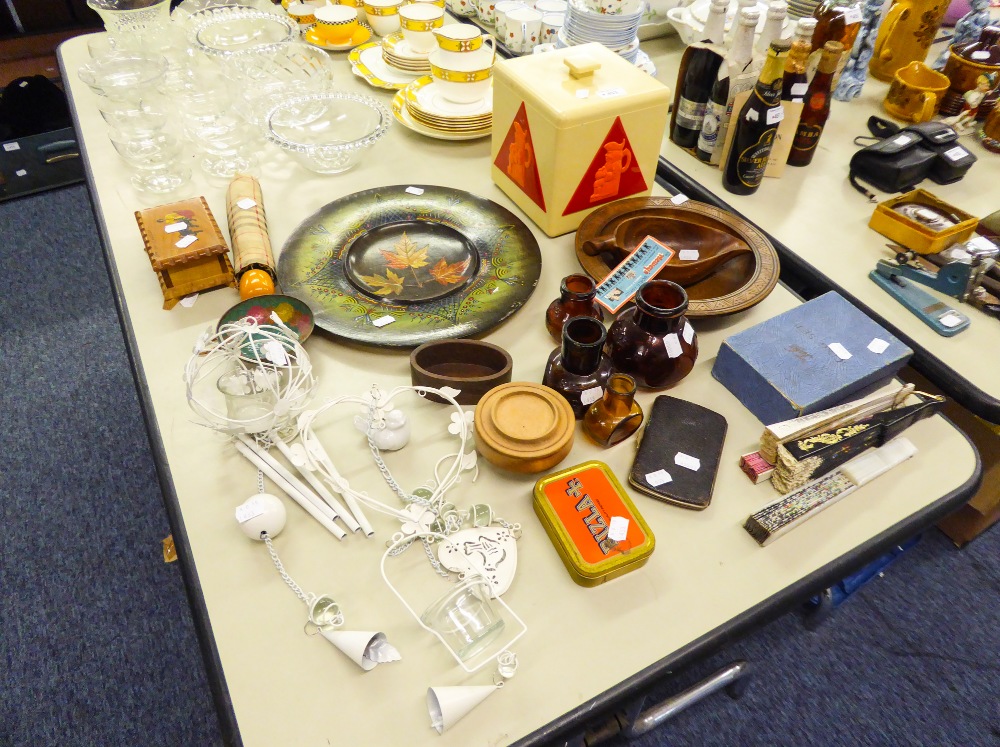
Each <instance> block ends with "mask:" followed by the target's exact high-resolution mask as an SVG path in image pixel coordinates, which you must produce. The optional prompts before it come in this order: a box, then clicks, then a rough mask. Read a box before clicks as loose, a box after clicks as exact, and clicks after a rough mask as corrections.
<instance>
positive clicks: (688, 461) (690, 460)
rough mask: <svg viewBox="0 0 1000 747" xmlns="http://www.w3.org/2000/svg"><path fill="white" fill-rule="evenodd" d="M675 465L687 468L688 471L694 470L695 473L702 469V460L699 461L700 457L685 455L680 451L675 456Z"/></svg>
mask: <svg viewBox="0 0 1000 747" xmlns="http://www.w3.org/2000/svg"><path fill="white" fill-rule="evenodd" d="M674 464H676V465H678V466H679V467H685V468H686V469H689V470H693V471H694V472H697V471H698V470H700V469H701V460H700V459H698V457H693V456H691V455H690V454H685V453H684V452H683V451H678V452H677V453H676V454H674Z"/></svg>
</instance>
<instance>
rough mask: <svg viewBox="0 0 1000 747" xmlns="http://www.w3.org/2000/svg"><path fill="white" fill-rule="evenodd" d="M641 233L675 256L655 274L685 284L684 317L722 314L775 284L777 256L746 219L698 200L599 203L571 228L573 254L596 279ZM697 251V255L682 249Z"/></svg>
mask: <svg viewBox="0 0 1000 747" xmlns="http://www.w3.org/2000/svg"><path fill="white" fill-rule="evenodd" d="M646 236H653V237H654V238H655V239H657V240H658V241H661V242H662V243H664V244H666V245H667V246H669V247H670V248H672V249H673V250H674V251H675V252H676V253H677V254H675V256H674V257H673V258H672V259H671V260H670V262H669V263H668V264H667V265H666V266H665V267H664V269H663V270H662V271H661V272H660V273H658V274H657V277H658V278H661V279H664V280H673V281H674V282H679V283H680V284H681V285H684V286H685V287H686V290H687V294H688V300H689V304H688V310H687V315H688V316H689V317H700V316H721V315H723V314H732V313H735V312H737V311H742V310H743V309H748V308H750V307H751V306H754V305H755V304H758V303H760V302H761V301H763V300H764V299H765V298H766V297H767V294H768V293H770V292H771V290H772V289H773V288H774V286H775V285H776V284H777V282H778V273H779V269H780V268H779V264H778V255H777V252H775V250H774V247H773V246H772V245H771V242H770V241H768V240H767V237H766V236H764V234H763V233H762V232H761V231H760V230H759V229H757V228H755V227H754V226H752V225H751V224H750V223H747V222H746V221H745V220H743V219H742V218H739V217H737V216H735V215H733V214H732V213H728V212H726V211H724V210H720V209H719V208H716V207H713V206H711V205H706V204H705V203H703V202H695V201H693V200H689V201H687V202H685V203H683V204H681V205H675V204H673V203H672V202H671V201H670V198H669V197H632V198H628V199H625V200H618V201H617V202H612V203H610V204H608V205H605V206H604V207H601V208H598V209H597V210H595V211H594V212H593V213H591V214H590V215H588V216H587V217H586V218H584V220H583V223H581V224H580V227H579V228H578V229H577V232H576V255H577V258H578V259H579V261H580V264H581V265H582V266H583V269H584V270H586V271H587V274H589V275H590V276H591V277H592V278H594V279H595V280H596V281H598V282H600V281H601V280H603V279H604V278H605V277H606V276H607V275H608V273H610V272H611V271H612V270H613V269H614V268H615V267H616V266H617V265H618V264H619V263H620V262H621V261H622V260H623V259H624V258H625V256H626V255H627V254H628V253H629V252H631V251H632V250H633V249H635V247H636V246H638V245H639V244H640V243H641V242H642V241H643V239H645V237H646ZM686 249H687V250H697V251H698V253H699V259H698V260H696V261H683V260H681V259H680V253H681V252H682V251H684V250H686Z"/></svg>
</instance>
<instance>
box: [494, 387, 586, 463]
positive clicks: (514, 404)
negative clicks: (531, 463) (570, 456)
mask: <svg viewBox="0 0 1000 747" xmlns="http://www.w3.org/2000/svg"><path fill="white" fill-rule="evenodd" d="M575 426H576V419H575V417H574V416H573V408H572V407H570V404H569V402H567V401H566V399H565V398H564V397H563V396H562V395H561V394H559V392H557V391H555V390H554V389H550V388H549V387H547V386H543V385H541V384H535V383H531V382H523V381H522V382H512V383H510V384H503V385H501V386H498V387H496V388H495V389H492V390H490V391H489V392H487V393H486V395H485V396H484V397H483V398H482V399H481V400H479V405H478V406H477V407H476V438H477V439H479V441H480V442H481V443H482V444H483V445H485V446H486V447H487V448H489V449H492V450H493V451H495V452H497V453H498V454H500V455H503V456H504V457H507V458H510V459H517V460H522V459H524V460H536V459H540V458H544V457H545V456H547V455H550V454H556V453H557V452H559V451H560V450H562V449H563V448H565V447H566V445H567V443H569V442H571V441H572V440H573V430H574V427H575Z"/></svg>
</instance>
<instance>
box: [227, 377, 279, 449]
mask: <svg viewBox="0 0 1000 747" xmlns="http://www.w3.org/2000/svg"><path fill="white" fill-rule="evenodd" d="M256 373H257V372H254V373H251V372H250V371H247V370H245V369H240V370H237V371H230V372H228V373H225V374H223V375H222V376H220V377H219V380H218V382H217V386H218V388H219V391H220V392H222V395H223V397H225V400H226V416H227V417H228V418H229V419H230V420H232V421H234V422H235V423H237V424H241V425H243V426H244V427H245V428H246V432H247V433H257V432H260V431H263V430H267V428H268V427H269V426H270V424H271V423H272V422H273V420H274V405H275V403H276V402H277V401H278V398H277V393H276V390H275V388H274V387H272V386H270V385H269V383H268V381H266V380H265V381H262V380H261V378H260V377H261V376H263V377H265V379H266V377H267V376H268V375H274V374H275V372H273V371H270V372H268V371H264V370H263V369H261V370H260V372H259V373H260V376H255V374H256ZM275 377H276V375H275Z"/></svg>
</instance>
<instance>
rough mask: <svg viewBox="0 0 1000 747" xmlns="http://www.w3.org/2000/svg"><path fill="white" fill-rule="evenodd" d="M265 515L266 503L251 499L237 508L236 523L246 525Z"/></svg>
mask: <svg viewBox="0 0 1000 747" xmlns="http://www.w3.org/2000/svg"><path fill="white" fill-rule="evenodd" d="M263 515H264V503H263V502H262V501H259V500H257V498H251V499H250V500H248V501H246V502H245V503H243V504H242V505H240V506H237V507H236V521H238V522H239V523H240V524H246V523H247V522H248V521H250V519H256V518H257V517H258V516H263Z"/></svg>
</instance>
